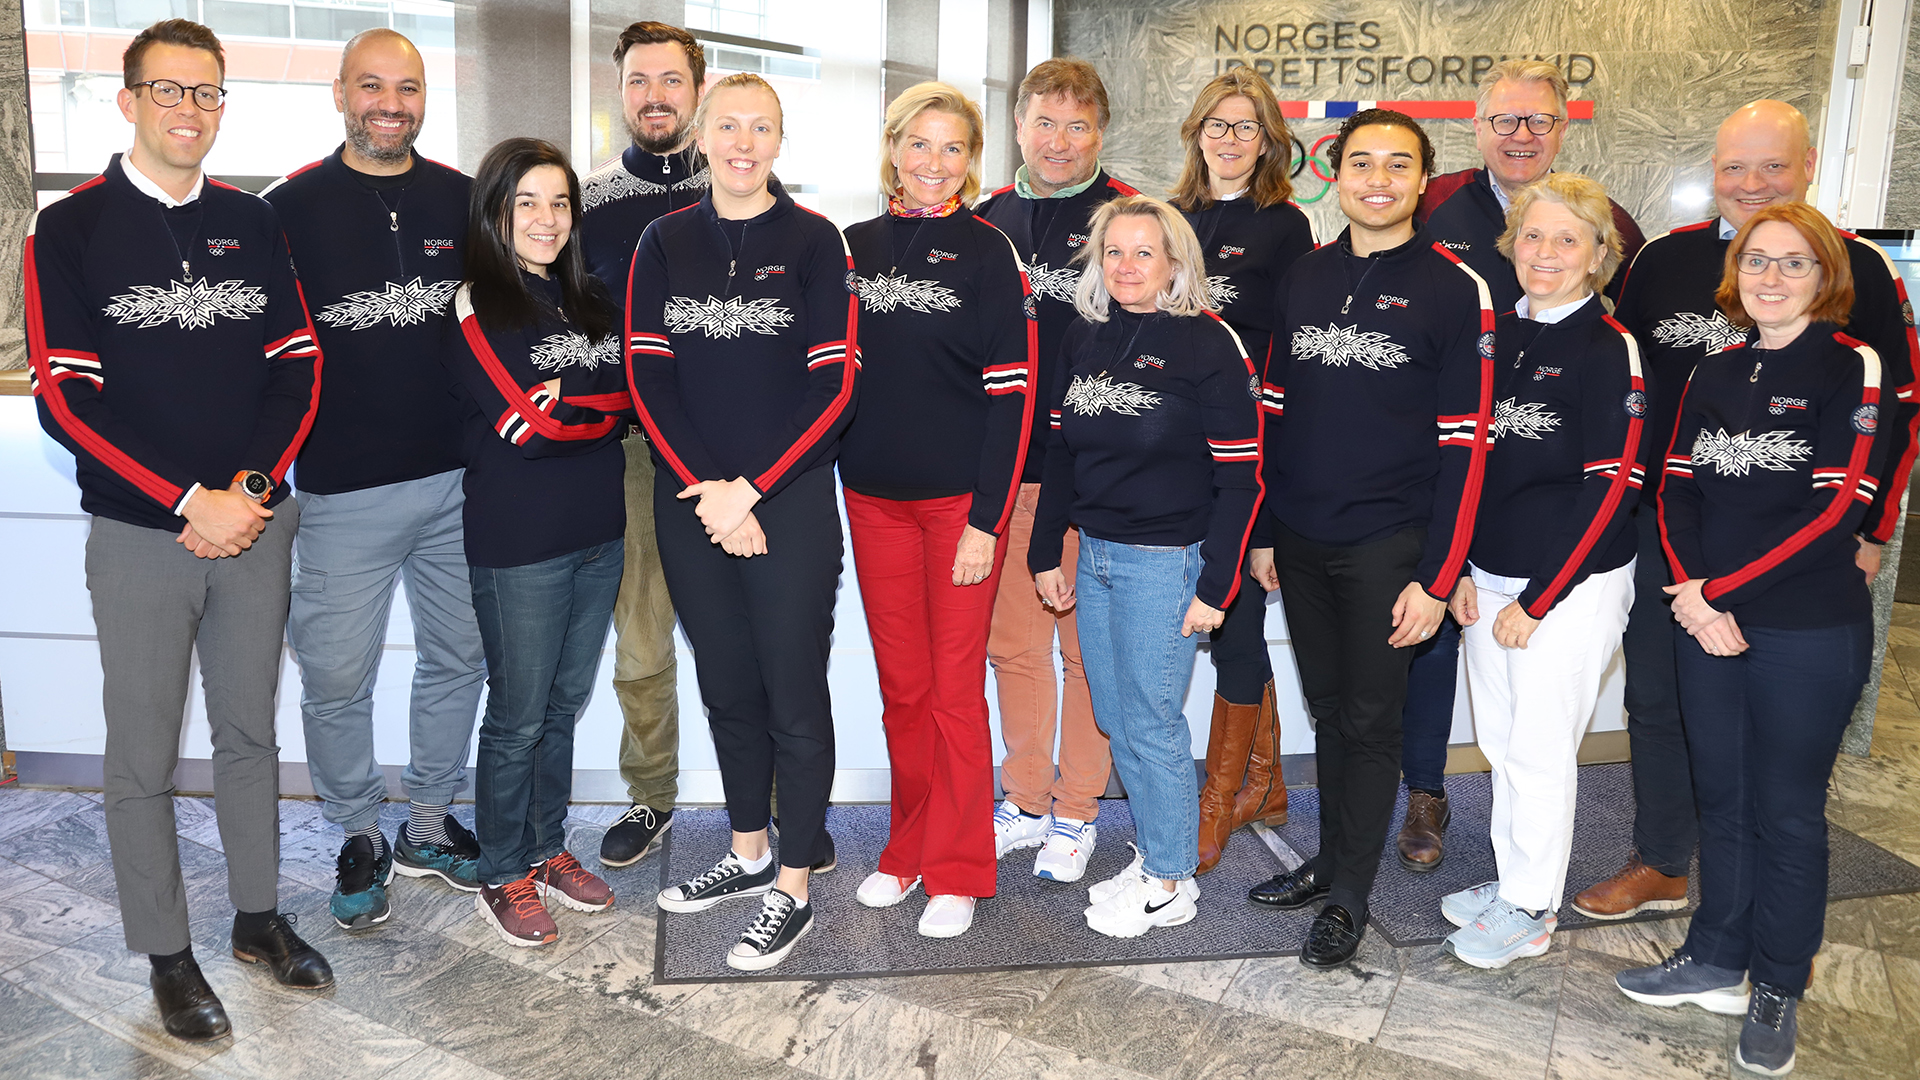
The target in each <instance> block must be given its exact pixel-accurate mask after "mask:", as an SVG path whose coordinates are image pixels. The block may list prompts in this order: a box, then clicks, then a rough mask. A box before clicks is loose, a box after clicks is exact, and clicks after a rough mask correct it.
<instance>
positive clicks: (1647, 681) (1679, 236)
mask: <svg viewBox="0 0 1920 1080" xmlns="http://www.w3.org/2000/svg"><path fill="white" fill-rule="evenodd" d="M1815 160H1816V153H1815V151H1814V147H1813V142H1812V139H1811V137H1810V135H1809V133H1808V131H1807V118H1806V117H1805V116H1803V115H1801V112H1800V110H1799V109H1796V108H1794V107H1793V106H1791V105H1788V104H1786V103H1785V102H1781V101H1765V100H1762V101H1754V102H1750V103H1748V104H1746V105H1742V106H1741V107H1740V108H1738V109H1736V110H1734V113H1733V115H1732V116H1729V117H1728V118H1727V119H1726V121H1725V122H1724V123H1722V124H1721V125H1720V130H1719V133H1718V135H1717V136H1716V137H1715V139H1714V146H1713V197H1714V203H1715V205H1716V207H1717V208H1718V210H1719V212H1720V213H1719V216H1718V217H1717V218H1713V219H1709V220H1707V221H1702V222H1698V223H1696V224H1693V225H1685V226H1682V227H1680V228H1678V229H1675V230H1673V231H1672V232H1669V233H1665V234H1663V235H1661V236H1656V237H1654V238H1653V239H1652V240H1649V241H1648V242H1647V245H1646V247H1645V248H1644V249H1643V250H1642V251H1641V252H1640V254H1639V256H1638V257H1637V258H1635V259H1634V260H1633V261H1632V263H1631V265H1630V266H1629V267H1628V269H1627V270H1626V271H1625V272H1623V273H1622V274H1621V279H1622V288H1621V291H1620V303H1619V308H1618V310H1617V312H1616V316H1617V317H1618V318H1619V320H1620V321H1621V323H1623V324H1625V326H1626V327H1627V329H1628V330H1631V331H1633V335H1634V337H1635V338H1636V339H1638V340H1639V343H1640V355H1641V357H1642V358H1643V359H1642V364H1643V367H1644V370H1645V372H1646V377H1647V392H1648V394H1649V395H1650V396H1651V399H1652V408H1651V410H1650V411H1649V412H1648V413H1647V431H1646V438H1645V444H1646V445H1647V446H1649V447H1652V448H1653V449H1652V452H1651V453H1650V454H1649V455H1648V458H1647V461H1646V468H1647V477H1646V481H1645V483H1644V485H1643V486H1642V488H1641V505H1640V509H1639V513H1638V515H1637V519H1638V527H1639V529H1640V554H1639V558H1640V562H1639V565H1638V568H1637V569H1636V571H1635V573H1634V599H1633V611H1632V613H1631V614H1630V615H1629V616H1628V620H1627V632H1626V638H1625V640H1624V641H1623V643H1622V649H1623V651H1624V653H1625V656H1626V665H1627V693H1626V708H1627V738H1628V745H1629V747H1630V748H1631V752H1632V754H1633V789H1634V796H1635V810H1634V821H1633V850H1632V852H1631V854H1630V856H1629V857H1628V859H1627V863H1626V865H1625V866H1623V867H1621V868H1620V870H1619V871H1618V872H1616V873H1615V874H1614V875H1613V876H1612V877H1610V878H1607V879H1606V880H1605V881H1602V882H1600V883H1598V884H1596V885H1594V886H1592V887H1591V888H1589V889H1587V890H1586V891H1584V892H1582V893H1580V894H1579V895H1578V896H1576V897H1574V900H1573V907H1574V910H1576V911H1578V912H1580V913H1581V914H1582V915H1586V916H1588V917H1590V918H1595V919H1624V918H1626V917H1628V916H1630V915H1634V914H1637V913H1639V912H1642V911H1665V910H1676V909H1679V908H1683V907H1685V906H1686V904H1687V874H1688V869H1689V867H1690V865H1691V863H1692V860H1693V849H1694V844H1695V842H1696V841H1697V840H1698V839H1699V818H1698V815H1697V813H1696V811H1695V807H1694V798H1693V777H1692V773H1691V771H1690V767H1689V763H1688V756H1687V742H1686V735H1685V731H1684V729H1683V728H1682V717H1681V715H1680V693H1679V689H1678V686H1677V683H1676V676H1675V674H1674V639H1673V635H1674V634H1675V633H1678V632H1680V631H1679V630H1678V629H1677V628H1676V626H1675V624H1674V621H1673V614H1672V612H1671V609H1670V600H1671V598H1670V597H1668V596H1667V595H1666V593H1664V592H1663V591H1661V590H1662V589H1663V588H1664V587H1666V586H1668V585H1671V584H1672V583H1673V582H1672V579H1671V577H1670V576H1669V575H1668V570H1667V559H1666V555H1665V553H1664V552H1663V551H1662V549H1661V545H1660V534H1659V528H1658V523H1657V522H1656V520H1655V516H1654V512H1653V511H1654V505H1655V499H1656V497H1657V493H1658V492H1659V490H1660V478H1661V468H1662V466H1663V465H1664V463H1665V460H1666V452H1667V444H1668V442H1670V441H1671V440H1672V437H1673V423H1674V419H1675V414H1676V411H1677V409H1678V408H1679V404H1680V402H1679V396H1680V392H1681V390H1682V389H1684V388H1685V386H1686V383H1687V377H1688V375H1689V374H1690V373H1691V372H1692V371H1693V369H1694V367H1695V365H1697V364H1699V363H1700V362H1701V360H1703V359H1705V358H1706V357H1709V356H1712V355H1713V354H1715V353H1717V352H1719V351H1720V350H1722V349H1725V348H1728V347H1729V346H1733V345H1738V344H1741V343H1744V342H1745V341H1746V340H1747V331H1746V330H1745V329H1743V328H1741V327H1737V326H1734V325H1732V324H1731V323H1729V322H1728V321H1727V317H1726V315H1725V314H1723V313H1722V312H1721V310H1720V307H1719V305H1718V304H1717V303H1716V302H1715V300H1714V291H1715V290H1716V289H1717V288H1719V285H1720V278H1721V274H1722V272H1723V269H1724V267H1725V265H1726V255H1727V245H1728V244H1729V243H1731V242H1732V241H1733V237H1734V234H1735V233H1737V232H1738V231H1739V229H1740V227H1741V226H1742V225H1745V224H1746V223H1747V220H1748V219H1749V218H1751V217H1753V215H1755V214H1757V213H1759V212H1760V211H1761V210H1762V209H1764V208H1766V207H1768V206H1772V205H1774V204H1775V203H1785V202H1803V201H1805V199H1806V196H1807V188H1808V186H1810V185H1811V184H1812V183H1813V169H1814V162H1815ZM1847 253H1848V256H1849V258H1850V260H1851V262H1852V264H1853V287H1854V302H1853V314H1852V318H1851V319H1849V321H1848V323H1847V326H1846V332H1847V333H1849V334H1851V335H1853V336H1854V337H1856V338H1859V339H1860V340H1862V341H1864V342H1866V343H1867V344H1868V345H1871V346H1872V347H1873V349H1874V351H1876V352H1878V353H1879V354H1880V362H1881V363H1882V364H1883V365H1885V367H1886V370H1887V383H1888V384H1889V385H1891V386H1893V387H1895V388H1896V392H1897V393H1898V395H1899V403H1898V406H1897V407H1896V408H1885V409H1883V412H1882V414H1881V422H1882V423H1892V424H1893V425H1894V430H1893V431H1892V433H1891V434H1892V438H1893V441H1892V443H1891V444H1890V445H1889V447H1888V452H1887V455H1886V464H1885V466H1884V467H1883V469H1882V470H1881V475H1880V476H1878V477H1876V478H1875V479H1876V481H1877V483H1878V489H1877V491H1876V493H1875V495H1874V499H1873V504H1872V505H1871V506H1870V507H1869V508H1868V510H1867V516H1866V519H1865V520H1864V521H1863V522H1862V523H1861V526H1860V532H1859V536H1858V545H1859V546H1858V551H1857V555H1856V559H1855V561H1856V562H1857V563H1858V564H1859V566H1860V569H1861V571H1862V572H1863V573H1865V574H1866V575H1867V577H1868V578H1869V579H1872V578H1873V576H1874V575H1875V574H1877V573H1878V572H1879V569H1880V545H1881V544H1884V543H1886V542H1887V541H1888V540H1890V539H1892V537H1893V529H1894V525H1895V524H1896V523H1897V520H1898V518H1899V514H1900V496H1901V494H1902V493H1903V492H1905V491H1906V490H1907V474H1908V471H1909V469H1910V468H1911V467H1912V464H1913V448H1914V439H1913V431H1914V424H1915V421H1916V420H1917V419H1920V408H1916V404H1915V400H1914V386H1913V369H1914V365H1915V362H1916V360H1915V343H1914V328H1913V311H1912V308H1911V307H1909V306H1908V304H1907V295H1906V286H1905V285H1904V284H1903V283H1902V282H1901V280H1900V275H1899V273H1898V272H1897V271H1896V270H1895V269H1894V267H1893V263H1892V261H1891V260H1889V259H1888V258H1887V255H1886V253H1885V252H1883V251H1881V250H1880V248H1878V247H1876V246H1875V245H1873V244H1871V243H1868V242H1867V241H1864V240H1861V239H1858V238H1856V237H1853V236H1851V235H1849V236H1847ZM1782 273H1787V274H1791V270H1790V269H1789V268H1785V267H1783V268H1782Z"/></svg>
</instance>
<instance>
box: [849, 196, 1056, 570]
mask: <svg viewBox="0 0 1920 1080" xmlns="http://www.w3.org/2000/svg"><path fill="white" fill-rule="evenodd" d="M846 235H847V246H848V247H849V248H850V249H851V250H852V252H853V265H854V270H855V272H856V273H857V274H858V275H859V279H858V280H859V291H860V408H859V410H858V411H857V412H856V413H855V414H854V417H853V422H852V423H851V424H849V425H847V433H846V436H845V438H844V439H843V440H842V441H841V444H840V480H841V482H842V483H844V484H846V485H847V487H848V488H850V489H852V490H854V491H857V492H859V493H860V494H862V495H871V496H873V497H875V498H881V499H902V500H908V499H937V498H945V497H950V496H955V495H965V494H969V493H971V494H972V496H973V502H972V506H971V508H970V509H969V510H968V513H967V522H968V524H970V525H972V526H973V527H974V528H976V529H979V530H981V531H983V532H989V533H993V534H995V535H999V533H1000V531H1001V530H1002V529H1004V528H1006V523H1007V519H1008V517H1010V516H1011V515H1012V514H1013V503H1014V499H1015V497H1017V496H1018V495H1019V493H1020V473H1021V470H1022V466H1023V465H1024V464H1025V462H1026V454H1027V432H1028V430H1029V429H1030V428H1031V427H1032V423H1033V414H1034V398H1035V397H1036V395H1035V394H1034V393H1033V391H1032V389H1031V381H1030V380H1029V378H1028V373H1029V372H1030V371H1032V370H1033V366H1034V360H1035V357H1034V352H1035V350H1036V349H1037V348H1038V330H1037V324H1036V322H1035V320H1034V318H1033V317H1032V316H1031V315H1030V314H1029V313H1028V308H1029V304H1028V298H1029V296H1030V294H1029V293H1028V291H1027V285H1026V275H1025V274H1024V273H1023V272H1022V271H1021V269H1020V257H1019V255H1018V254H1016V253H1015V252H1014V250H1013V245H1012V244H1010V243H1009V242H1008V241H1007V238H1006V235H1005V234H1003V233H1002V232H1001V231H1000V230H999V229H996V228H994V227H993V226H992V225H989V224H987V222H986V221H985V220H984V219H982V218H977V217H975V216H973V215H972V214H971V213H968V212H967V211H965V210H960V211H957V212H955V213H953V214H951V215H949V216H947V217H943V218H898V217H894V216H893V215H891V214H884V215H882V216H880V217H877V218H874V219H872V220H870V221H863V222H861V223H860V224H858V225H855V226H852V227H851V228H849V229H848V230H847V234H846Z"/></svg>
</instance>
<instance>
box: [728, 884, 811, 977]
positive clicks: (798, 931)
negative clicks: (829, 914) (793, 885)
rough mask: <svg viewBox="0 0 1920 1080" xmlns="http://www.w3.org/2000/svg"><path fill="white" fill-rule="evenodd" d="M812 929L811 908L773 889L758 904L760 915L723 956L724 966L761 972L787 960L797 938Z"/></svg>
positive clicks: (796, 942) (756, 916)
mask: <svg viewBox="0 0 1920 1080" xmlns="http://www.w3.org/2000/svg"><path fill="white" fill-rule="evenodd" d="M811 929H813V905H812V904H808V905H806V906H805V907H802V906H800V905H799V904H796V903H795V902H794V899H793V897H791V896H788V895H787V894H786V893H783V892H781V891H780V890H779V889H774V890H772V891H770V892H768V893H767V898H766V900H764V901H762V902H761V904H760V914H758V915H755V916H754V917H753V922H751V923H749V924H747V929H746V932H745V933H743V934H741V935H740V940H739V941H738V942H736V943H734V946H733V948H732V949H731V950H729V951H728V953H727V966H728V967H730V968H737V969H739V970H741V971H765V970H766V969H768V968H770V967H773V966H774V965H776V964H778V963H779V962H780V961H782V960H785V959H786V958H787V954H788V953H790V952H792V951H793V947H794V946H795V945H796V944H798V943H799V941H800V939H801V938H803V937H806V936H807V931H809V930H811Z"/></svg>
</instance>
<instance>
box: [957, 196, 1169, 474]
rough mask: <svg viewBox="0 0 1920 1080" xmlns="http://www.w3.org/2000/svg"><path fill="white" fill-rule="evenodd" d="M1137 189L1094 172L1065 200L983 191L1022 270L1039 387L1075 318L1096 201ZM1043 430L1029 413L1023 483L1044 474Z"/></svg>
mask: <svg viewBox="0 0 1920 1080" xmlns="http://www.w3.org/2000/svg"><path fill="white" fill-rule="evenodd" d="M1138 194H1140V193H1139V192H1138V191H1135V190H1134V189H1133V188H1131V187H1129V186H1127V185H1126V184H1123V183H1121V182H1120V181H1118V180H1115V179H1114V178H1113V177H1111V176H1108V175H1107V173H1106V170H1105V169H1102V170H1100V171H1099V172H1097V173H1095V174H1094V177H1093V182H1092V183H1090V184H1088V185H1087V190H1085V191H1083V192H1081V193H1080V194H1078V195H1075V196H1073V197H1072V198H1070V199H1023V198H1021V197H1020V194H1019V192H1017V191H1015V190H1014V188H1013V185H1011V184H1009V185H1007V186H1006V187H1003V188H1001V189H1000V190H998V191H996V192H994V193H993V194H992V195H989V196H988V197H987V198H986V199H985V200H983V201H982V202H981V203H980V206H979V208H978V210H977V213H979V215H980V216H981V217H983V218H986V219H987V220H988V221H990V222H992V223H993V224H994V226H995V227H997V228H998V229H999V230H1000V231H1001V232H1004V233H1006V234H1007V236H1008V237H1009V238H1010V239H1012V240H1013V248H1014V250H1015V251H1017V252H1018V253H1019V254H1020V258H1021V260H1022V261H1023V262H1024V263H1025V265H1026V268H1027V284H1028V285H1029V286H1031V287H1032V289H1033V297H1034V300H1035V301H1036V303H1037V310H1038V313H1039V320H1040V351H1039V358H1040V365H1039V368H1040V370H1039V374H1038V378H1037V379H1036V381H1035V382H1034V385H1035V386H1037V387H1040V388H1042V390H1043V391H1044V390H1045V389H1046V388H1049V387H1051V386H1052V385H1053V380H1054V365H1055V364H1056V363H1057V362H1058V361H1059V357H1060V342H1061V340H1062V339H1064V338H1065V337H1066V336H1067V329H1068V328H1069V327H1071V326H1072V325H1073V324H1074V323H1075V322H1077V321H1079V319H1080V316H1079V314H1078V313H1076V312H1075V311H1074V310H1073V290H1074V288H1075V287H1076V286H1078V285H1079V283H1080V268H1081V263H1076V262H1075V261H1074V260H1076V259H1080V260H1082V263H1084V260H1085V255H1084V253H1085V251H1086V247H1087V223H1088V222H1089V221H1091V220H1092V219H1093V212H1094V211H1095V210H1097V209H1099V208H1100V204H1101V203H1104V202H1107V201H1109V200H1112V199H1117V198H1119V197H1121V196H1123V195H1138ZM1047 439H1048V428H1047V423H1046V417H1044V416H1042V415H1039V413H1038V410H1036V411H1035V415H1034V419H1033V426H1032V428H1031V429H1030V430H1029V433H1028V438H1027V463H1026V467H1025V469H1024V471H1023V472H1022V474H1021V480H1022V481H1023V482H1024V483H1029V484H1037V483H1039V482H1040V478H1041V476H1042V475H1043V474H1044V472H1045V465H1044V460H1045V457H1046V448H1047Z"/></svg>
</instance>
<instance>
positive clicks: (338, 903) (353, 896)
mask: <svg viewBox="0 0 1920 1080" xmlns="http://www.w3.org/2000/svg"><path fill="white" fill-rule="evenodd" d="M404 829H405V826H402V830H403V831H404ZM333 865H334V884H333V896H332V897H331V898H330V899H329V900H328V901H327V910H328V912H329V913H330V914H332V915H333V921H334V922H336V923H339V924H340V929H342V930H365V929H366V928H367V927H369V926H377V925H379V924H380V923H383V922H386V921H387V916H389V915H391V914H393V909H392V908H391V907H389V906H388V905H387V883H388V882H390V881H392V880H393V849H392V848H388V849H387V850H386V851H385V852H383V853H381V855H380V857H379V858H375V857H374V854H373V840H372V839H370V838H369V837H365V836H350V837H348V838H347V842H346V843H345V844H342V845H341V846H340V855H339V857H338V858H336V859H335V860H334V862H333Z"/></svg>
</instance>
